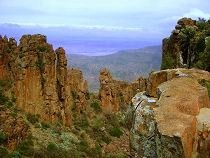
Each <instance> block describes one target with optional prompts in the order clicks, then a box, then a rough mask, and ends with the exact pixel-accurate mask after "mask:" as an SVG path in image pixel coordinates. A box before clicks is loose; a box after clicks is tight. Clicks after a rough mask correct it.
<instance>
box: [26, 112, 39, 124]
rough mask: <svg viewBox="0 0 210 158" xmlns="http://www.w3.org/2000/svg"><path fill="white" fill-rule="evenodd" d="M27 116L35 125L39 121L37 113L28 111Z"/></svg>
mask: <svg viewBox="0 0 210 158" xmlns="http://www.w3.org/2000/svg"><path fill="white" fill-rule="evenodd" d="M26 118H27V120H28V121H29V122H30V123H31V124H33V125H34V124H35V123H37V122H38V121H39V118H38V116H37V115H33V114H31V113H27V114H26Z"/></svg>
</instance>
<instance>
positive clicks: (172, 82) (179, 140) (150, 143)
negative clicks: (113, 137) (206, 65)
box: [131, 69, 210, 158]
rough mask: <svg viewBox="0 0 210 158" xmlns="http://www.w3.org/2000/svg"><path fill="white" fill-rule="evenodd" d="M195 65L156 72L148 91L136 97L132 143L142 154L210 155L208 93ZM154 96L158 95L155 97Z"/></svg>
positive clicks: (208, 76)
mask: <svg viewBox="0 0 210 158" xmlns="http://www.w3.org/2000/svg"><path fill="white" fill-rule="evenodd" d="M209 80H210V73H209V72H206V71H202V70H196V69H190V70H188V69H173V70H164V71H159V72H153V73H151V74H150V77H149V81H150V82H149V83H150V84H149V85H148V87H147V92H141V93H138V94H137V95H136V96H135V97H134V98H133V100H132V101H133V105H134V107H133V109H134V118H133V127H132V129H131V143H132V146H133V148H134V149H135V150H136V155H138V156H140V157H167V158H178V157H185V158H191V157H208V156H209V154H210V153H209V146H210V139H209V138H210V133H209V131H210V128H209V127H210V126H209V119H208V118H209V113H208V112H209V111H210V109H209V107H210V103H209V96H208V92H207V89H206V87H204V86H202V84H201V82H205V81H209ZM154 97H155V98H154Z"/></svg>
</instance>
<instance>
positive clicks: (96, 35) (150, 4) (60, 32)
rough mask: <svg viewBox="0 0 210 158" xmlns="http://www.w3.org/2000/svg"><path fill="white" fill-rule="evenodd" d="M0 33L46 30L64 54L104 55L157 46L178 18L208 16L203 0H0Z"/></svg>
mask: <svg viewBox="0 0 210 158" xmlns="http://www.w3.org/2000/svg"><path fill="white" fill-rule="evenodd" d="M0 6H1V10H0V34H1V35H7V36H9V37H15V38H16V39H19V38H20V36H21V35H23V34H35V33H41V34H44V35H47V37H48V41H49V43H52V44H53V45H54V46H55V47H58V46H62V47H64V48H65V49H66V50H67V53H75V54H86V55H104V54H111V53H114V52H116V51H119V50H122V49H137V48H142V47H145V46H152V45H160V44H161V42H162V39H163V38H165V37H168V36H169V35H170V33H171V30H172V29H173V28H174V26H175V24H176V22H177V20H178V19H180V18H181V17H190V18H193V19H197V18H198V17H202V18H206V19H209V17H210V11H209V7H208V6H210V1H209V0H193V1H191V0H186V1H183V0H171V1H168V0H156V1H152V0H147V1H142V0H132V1H130V0H115V1H113V0H106V1H105V0H101V1H98V0H85V1H84V0H60V1H57V0H45V1H42V0H36V1H35V2H34V1H32V0H11V1H8V0H1V1H0Z"/></svg>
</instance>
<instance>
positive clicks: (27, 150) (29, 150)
mask: <svg viewBox="0 0 210 158" xmlns="http://www.w3.org/2000/svg"><path fill="white" fill-rule="evenodd" d="M17 151H18V152H19V153H20V154H21V155H23V156H33V154H34V142H33V140H32V136H31V135H30V136H28V137H27V138H26V139H25V140H23V141H22V142H21V143H20V144H19V145H18V147H17Z"/></svg>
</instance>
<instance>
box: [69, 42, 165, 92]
mask: <svg viewBox="0 0 210 158" xmlns="http://www.w3.org/2000/svg"><path fill="white" fill-rule="evenodd" d="M67 57H68V62H69V63H68V64H69V66H70V67H77V68H80V69H81V70H82V72H83V74H84V76H85V78H86V79H87V80H88V83H89V89H90V90H91V91H97V90H98V88H99V81H98V78H99V72H100V70H101V69H102V68H108V69H109V70H110V71H111V73H112V75H113V76H114V77H115V78H116V79H119V80H125V81H132V80H135V79H137V78H138V77H139V76H146V75H147V74H148V73H149V72H150V71H152V70H159V69H160V64H161V46H151V47H145V48H141V49H129V50H122V51H119V52H117V53H114V54H111V55H106V56H84V55H76V54H69V55H68V56H67Z"/></svg>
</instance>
